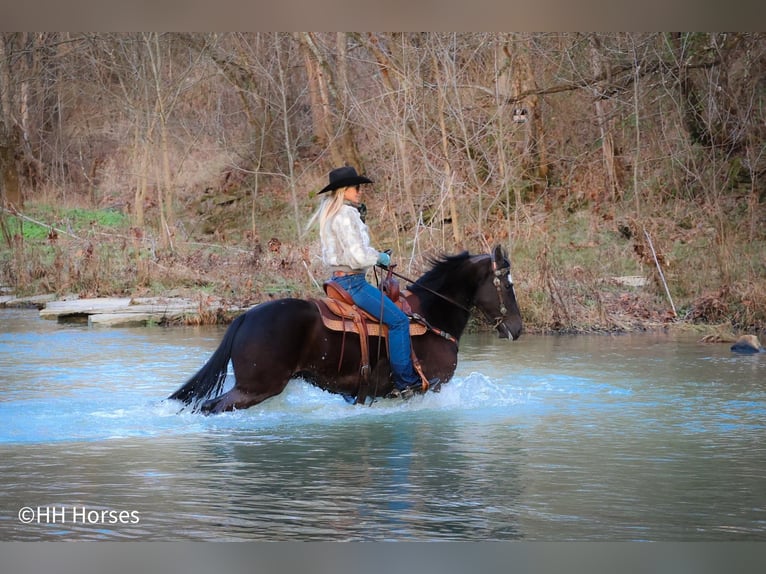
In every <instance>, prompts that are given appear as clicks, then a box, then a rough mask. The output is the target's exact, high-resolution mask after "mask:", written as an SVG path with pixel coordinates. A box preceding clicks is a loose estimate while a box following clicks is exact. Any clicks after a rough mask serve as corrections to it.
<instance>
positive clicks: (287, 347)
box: [200, 299, 321, 414]
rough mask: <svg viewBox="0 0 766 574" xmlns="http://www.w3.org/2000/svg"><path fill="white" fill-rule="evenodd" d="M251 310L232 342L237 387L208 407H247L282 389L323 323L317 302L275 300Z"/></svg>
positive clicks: (212, 409) (206, 408)
mask: <svg viewBox="0 0 766 574" xmlns="http://www.w3.org/2000/svg"><path fill="white" fill-rule="evenodd" d="M250 314H251V320H249V321H247V322H245V323H243V325H242V326H241V327H240V329H239V330H238V331H237V334H236V339H235V341H234V342H233V344H232V352H231V364H232V367H233V369H234V379H235V385H234V388H232V389H231V390H229V391H228V392H226V393H224V394H223V395H221V396H220V397H215V398H212V399H210V400H208V401H206V402H205V403H203V405H202V407H201V409H200V410H201V411H202V412H204V413H207V414H213V413H221V412H225V411H231V410H234V409H238V410H241V409H246V408H248V407H252V406H253V405H257V404H258V403H261V402H263V401H265V400H266V399H268V398H270V397H273V396H276V395H278V394H279V393H281V392H282V391H283V390H284V389H285V387H286V386H287V383H288V382H289V381H290V378H291V377H292V376H293V375H294V374H295V373H296V371H297V370H298V367H299V366H300V364H301V359H302V357H301V356H302V354H303V353H304V352H305V351H306V349H312V348H313V347H314V338H315V337H316V333H317V328H318V327H319V326H321V319H320V318H319V313H318V311H317V308H316V306H315V305H314V304H313V303H310V302H307V301H302V300H297V299H283V300H277V301H272V302H270V303H266V304H263V305H261V306H259V307H257V308H255V309H253V310H252V311H250Z"/></svg>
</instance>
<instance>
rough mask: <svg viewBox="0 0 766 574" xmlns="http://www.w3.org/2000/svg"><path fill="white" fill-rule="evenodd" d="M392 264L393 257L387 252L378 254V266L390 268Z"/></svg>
mask: <svg viewBox="0 0 766 574" xmlns="http://www.w3.org/2000/svg"><path fill="white" fill-rule="evenodd" d="M390 263H391V256H390V255H389V254H388V253H386V252H385V251H381V252H380V253H378V265H380V266H382V267H388V265H389V264H390Z"/></svg>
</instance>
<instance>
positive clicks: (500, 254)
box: [492, 243, 505, 261]
mask: <svg viewBox="0 0 766 574" xmlns="http://www.w3.org/2000/svg"><path fill="white" fill-rule="evenodd" d="M492 259H494V260H495V261H502V260H503V259H505V252H504V251H503V247H502V245H500V244H499V243H498V244H497V245H495V250H494V251H493V253H492Z"/></svg>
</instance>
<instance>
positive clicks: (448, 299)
mask: <svg viewBox="0 0 766 574" xmlns="http://www.w3.org/2000/svg"><path fill="white" fill-rule="evenodd" d="M378 267H380V268H381V269H386V271H388V272H389V273H391V275H394V276H395V277H398V278H399V279H404V280H405V281H407V282H408V283H411V284H412V285H417V286H418V287H420V288H421V289H424V290H426V291H428V292H429V293H431V294H432V295H436V296H437V297H441V298H442V299H444V300H445V301H446V302H447V303H450V304H452V305H454V306H455V307H458V308H460V309H462V310H463V311H465V312H466V313H469V314H470V313H471V310H470V309H469V308H468V307H466V306H465V305H461V304H460V303H458V302H457V301H455V300H454V299H451V298H450V297H447V296H446V295H442V294H441V293H439V292H437V291H434V290H433V289H431V288H429V287H426V286H425V285H421V284H420V283H418V282H417V281H415V280H414V279H410V278H409V277H405V276H404V275H401V274H399V273H397V272H396V271H394V270H393V269H388V268H387V267H383V266H382V265H378Z"/></svg>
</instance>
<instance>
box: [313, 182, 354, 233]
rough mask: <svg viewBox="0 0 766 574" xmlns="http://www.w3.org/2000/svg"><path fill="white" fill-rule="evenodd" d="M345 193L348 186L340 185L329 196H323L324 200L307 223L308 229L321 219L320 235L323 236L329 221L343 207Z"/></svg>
mask: <svg viewBox="0 0 766 574" xmlns="http://www.w3.org/2000/svg"><path fill="white" fill-rule="evenodd" d="M345 193H346V188H345V187H340V188H338V189H336V190H334V191H333V192H332V193H331V194H330V195H329V197H324V198H322V202H321V203H320V204H319V207H318V208H317V210H316V211H315V212H314V214H313V215H312V216H311V219H309V222H308V223H307V224H306V231H308V230H309V229H311V227H312V226H313V225H314V222H315V221H317V220H319V236H320V237H322V236H323V235H324V228H325V225H326V224H327V222H328V221H329V220H330V219H331V218H332V217H333V216H334V215H335V214H336V213H338V212H339V211H340V208H341V207H343V202H344V200H345Z"/></svg>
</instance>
